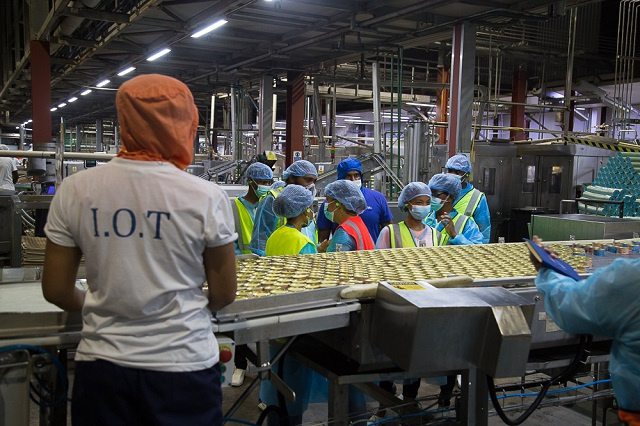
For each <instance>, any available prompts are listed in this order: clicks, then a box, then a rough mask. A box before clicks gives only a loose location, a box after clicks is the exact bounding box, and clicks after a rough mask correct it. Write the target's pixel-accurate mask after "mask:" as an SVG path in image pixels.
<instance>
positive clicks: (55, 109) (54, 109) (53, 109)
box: [49, 107, 58, 112]
mask: <svg viewBox="0 0 640 426" xmlns="http://www.w3.org/2000/svg"><path fill="white" fill-rule="evenodd" d="M57 110H58V108H56V107H53V108H51V109H50V110H49V111H51V112H53V111H57Z"/></svg>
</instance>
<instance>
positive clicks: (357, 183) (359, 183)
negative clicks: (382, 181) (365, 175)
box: [351, 179, 362, 188]
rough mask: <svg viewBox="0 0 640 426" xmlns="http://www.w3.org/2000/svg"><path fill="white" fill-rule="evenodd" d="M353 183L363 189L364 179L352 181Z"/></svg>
mask: <svg viewBox="0 0 640 426" xmlns="http://www.w3.org/2000/svg"><path fill="white" fill-rule="evenodd" d="M351 182H353V183H355V184H356V186H357V187H358V188H362V179H357V180H352V181H351Z"/></svg>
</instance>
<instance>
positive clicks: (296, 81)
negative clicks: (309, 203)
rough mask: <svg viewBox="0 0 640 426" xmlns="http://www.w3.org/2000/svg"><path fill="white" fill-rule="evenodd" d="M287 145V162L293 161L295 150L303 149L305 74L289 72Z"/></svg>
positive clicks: (288, 164) (289, 163) (301, 150)
mask: <svg viewBox="0 0 640 426" xmlns="http://www.w3.org/2000/svg"><path fill="white" fill-rule="evenodd" d="M287 82H288V85H287V131H286V132H287V136H286V141H287V145H286V147H285V164H286V166H287V167H288V166H290V165H291V164H292V163H293V152H294V151H300V152H304V150H303V146H304V145H303V135H304V95H305V94H304V74H302V73H288V74H287Z"/></svg>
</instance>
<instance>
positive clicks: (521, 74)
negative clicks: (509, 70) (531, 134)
mask: <svg viewBox="0 0 640 426" xmlns="http://www.w3.org/2000/svg"><path fill="white" fill-rule="evenodd" d="M511 101H512V102H514V103H519V104H524V103H525V102H527V72H526V71H514V72H513V79H512V92H511ZM511 127H519V128H524V127H525V124H524V105H511ZM509 136H510V138H511V140H512V141H518V140H524V139H526V138H527V133H526V132H523V131H522V130H511V131H510V132H509Z"/></svg>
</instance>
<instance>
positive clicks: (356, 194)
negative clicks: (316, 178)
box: [324, 180, 367, 214]
mask: <svg viewBox="0 0 640 426" xmlns="http://www.w3.org/2000/svg"><path fill="white" fill-rule="evenodd" d="M324 195H326V196H327V197H331V198H333V199H334V200H336V201H338V202H339V203H342V204H343V205H344V207H345V208H346V209H347V210H350V211H352V212H356V213H357V214H360V213H362V212H364V211H365V210H366V209H367V202H366V201H365V199H364V195H362V192H361V191H360V187H358V186H357V185H356V184H355V183H353V182H351V181H350V180H337V181H335V182H332V183H330V184H329V185H327V187H326V188H325V189H324Z"/></svg>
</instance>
